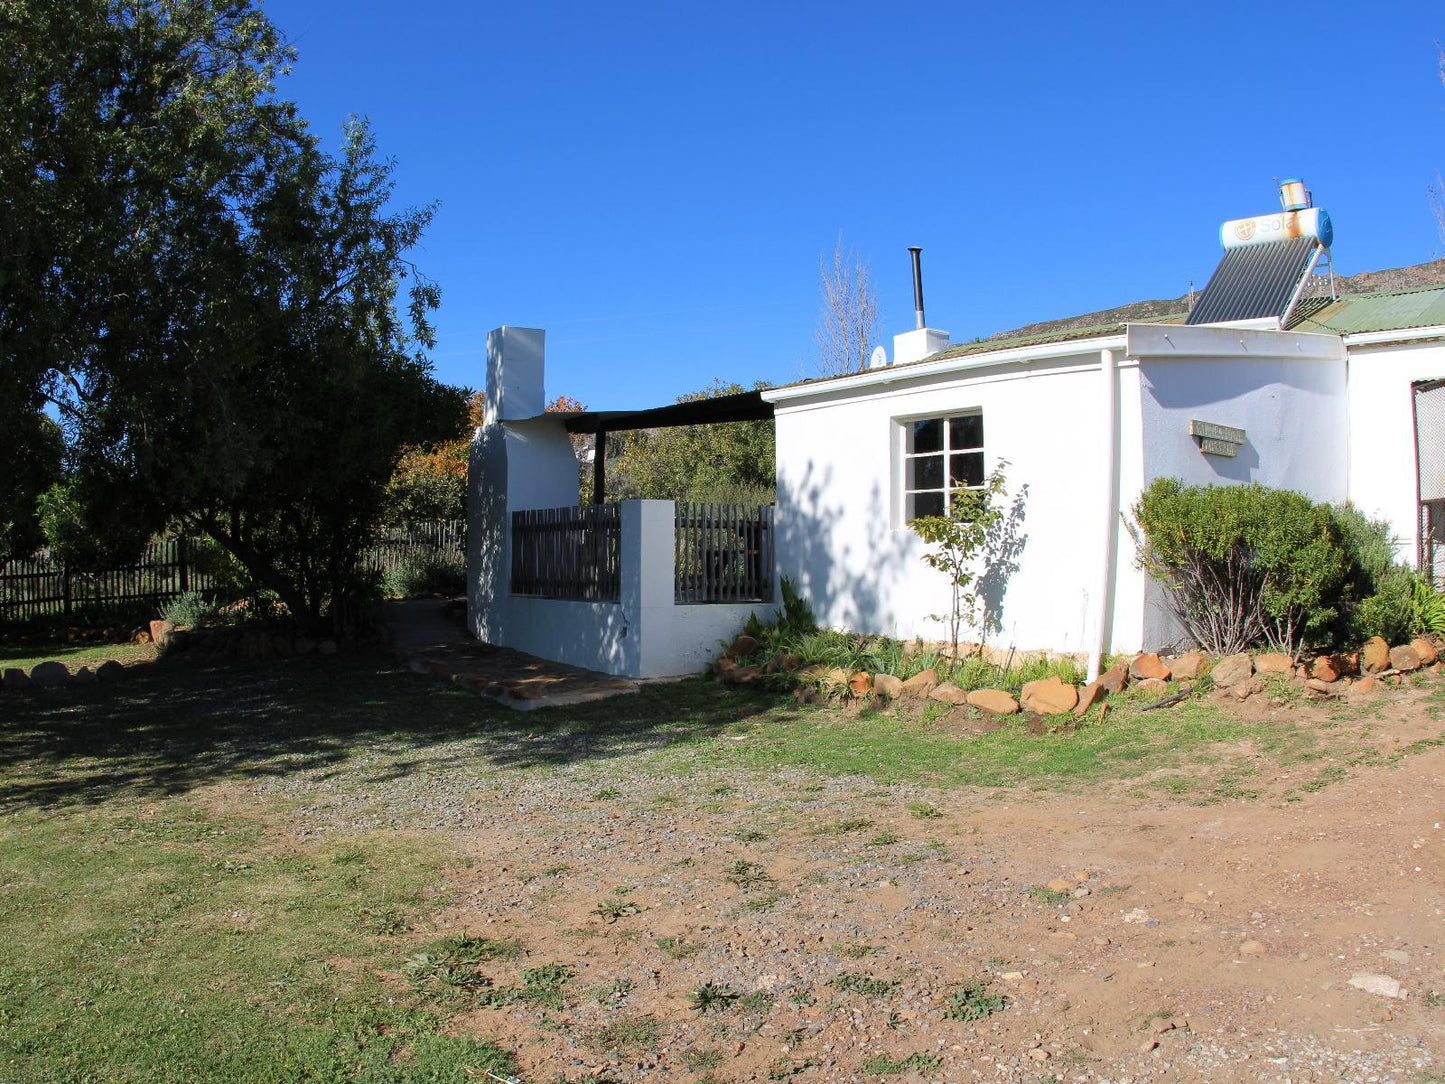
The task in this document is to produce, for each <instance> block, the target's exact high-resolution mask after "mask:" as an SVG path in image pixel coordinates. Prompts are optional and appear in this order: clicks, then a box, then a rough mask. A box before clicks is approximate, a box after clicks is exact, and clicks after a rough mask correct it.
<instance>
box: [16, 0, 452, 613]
mask: <svg viewBox="0 0 1445 1084" xmlns="http://www.w3.org/2000/svg"><path fill="white" fill-rule="evenodd" d="M0 48H3V50H4V55H6V56H7V57H12V58H19V62H18V63H17V64H16V65H14V66H13V67H11V68H10V69H8V70H7V71H6V72H5V73H4V74H3V75H0V236H4V237H5V239H6V244H5V245H4V246H3V251H0V373H4V374H6V375H7V377H8V376H10V375H11V374H20V375H19V376H18V377H15V378H14V379H16V380H17V381H18V383H17V384H16V388H15V391H14V395H13V397H12V396H11V395H10V394H9V391H10V389H8V388H7V389H4V391H5V392H6V395H5V396H3V397H0V401H3V402H4V405H5V407H6V409H7V411H8V409H9V400H10V399H11V398H13V399H14V400H15V401H17V402H18V403H20V410H21V411H22V412H23V411H30V412H32V413H34V412H38V410H39V409H40V407H41V406H42V405H43V404H44V403H47V402H48V403H49V404H50V406H51V408H52V409H54V410H56V411H58V412H59V414H60V416H61V419H62V422H63V424H64V427H65V431H66V437H67V443H68V448H67V461H68V467H69V468H70V469H71V471H72V473H73V474H74V475H75V476H76V477H78V478H80V479H82V480H84V479H104V480H105V481H106V485H105V486H89V485H88V486H81V487H79V488H78V489H75V490H74V491H73V492H72V493H71V494H70V496H71V497H73V498H74V499H73V500H70V501H69V504H68V505H67V506H66V508H65V509H63V510H64V511H65V516H66V517H68V520H73V521H74V522H75V523H76V524H78V525H80V527H79V532H78V533H81V534H83V533H85V532H86V531H87V530H91V529H93V528H94V527H95V526H96V525H97V524H100V523H104V522H107V521H108V520H109V519H111V518H113V516H114V515H117V514H120V513H122V512H124V511H125V510H124V509H120V508H118V507H115V505H116V504H117V502H116V500H115V498H116V497H117V496H118V497H120V498H122V499H123V500H122V501H121V502H119V503H124V504H128V505H131V506H133V509H134V510H135V511H133V512H131V513H128V514H127V515H126V516H125V518H126V519H127V520H128V521H129V520H135V521H137V522H139V521H142V520H144V521H146V522H149V523H151V524H153V525H156V526H158V525H159V524H160V523H163V522H165V521H166V520H168V519H169V520H179V521H181V522H183V523H184V524H186V525H187V527H188V528H189V529H191V530H193V531H195V530H199V531H203V532H206V533H209V534H210V535H211V536H212V537H213V538H215V539H216V540H217V541H218V542H219V543H220V544H221V545H222V546H224V547H225V548H226V549H227V550H228V551H229V552H230V553H232V554H233V555H234V556H235V557H236V558H237V559H238V560H240V561H241V562H242V563H243V564H245V566H246V567H247V569H248V571H249V572H250V574H251V576H252V578H253V579H254V580H256V581H257V582H258V583H260V584H263V585H264V586H266V587H268V588H270V589H271V590H273V591H275V592H276V593H277V594H278V595H279V596H280V597H281V598H282V599H283V600H284V601H285V603H286V604H287V606H288V607H289V608H290V610H291V612H292V613H293V615H295V616H296V617H297V618H298V619H299V620H301V621H302V622H303V623H306V624H311V625H316V624H318V623H320V622H321V621H322V619H323V616H329V617H330V618H331V623H332V624H333V625H338V624H339V625H340V626H342V627H340V628H338V630H337V631H340V632H345V631H346V625H347V624H348V623H349V621H350V620H351V617H352V616H354V613H355V610H356V605H355V604H356V602H357V600H358V599H359V597H360V596H361V595H363V594H364V593H365V592H366V591H367V590H368V587H369V585H368V584H367V583H366V581H365V577H364V576H362V575H361V574H360V573H359V572H358V567H357V566H358V563H359V559H360V554H361V551H362V549H363V548H364V547H365V545H366V540H367V535H368V533H369V531H370V529H371V528H372V527H373V526H374V525H375V524H376V522H377V520H378V518H379V516H380V515H381V513H382V508H383V502H384V489H385V484H386V481H387V479H388V478H389V477H390V476H391V473H392V469H393V467H394V466H395V465H396V462H397V460H398V458H399V456H400V453H401V449H402V447H403V445H407V444H424V443H427V442H429V441H432V440H436V439H442V438H449V437H452V436H454V435H455V433H456V432H457V430H458V428H459V427H460V419H461V415H462V405H461V396H460V395H459V394H458V393H456V392H455V391H453V390H452V389H446V388H443V387H441V386H440V385H438V384H437V382H436V381H435V380H434V379H433V378H432V375H431V371H430V366H429V364H428V362H427V360H426V358H425V356H424V354H423V351H424V350H426V349H427V348H429V347H430V345H431V344H432V341H433V334H432V328H431V325H430V315H431V312H432V311H433V310H434V309H435V308H436V306H437V304H438V300H439V290H438V288H437V286H436V284H435V283H433V282H431V281H430V280H428V279H426V278H425V277H424V276H422V275H421V274H420V273H419V272H418V270H417V268H416V267H415V266H414V265H413V264H412V262H411V261H410V259H409V257H408V252H409V250H410V249H411V248H412V247H413V246H414V245H415V244H416V243H417V241H418V239H419V238H420V236H421V234H422V231H423V230H424V229H425V228H426V226H427V224H428V223H429V221H430V219H431V215H432V213H433V208H431V207H423V208H419V209H406V210H400V211H398V210H395V209H393V208H392V207H391V206H390V200H391V196H392V189H393V183H392V169H393V167H392V165H391V164H390V163H389V162H387V161H386V160H384V159H381V158H379V157H378V154H377V149H376V146H375V142H374V140H373V138H372V135H371V132H370V130H369V129H368V128H367V126H366V125H365V123H363V122H360V121H356V122H352V123H350V124H348V125H347V127H346V129H345V131H344V133H343V139H342V146H341V149H340V151H339V152H338V153H337V154H335V155H332V154H328V153H326V152H324V151H323V150H322V149H321V147H320V146H319V144H318V142H317V140H316V139H315V138H314V136H313V135H312V134H311V132H310V131H309V130H308V128H307V126H306V124H305V122H304V120H302V118H301V117H300V115H299V113H298V111H297V109H296V108H295V106H294V105H293V104H292V103H290V102H287V101H285V100H284V99H282V98H279V97H277V96H276V94H275V81H276V78H277V77H278V76H279V75H280V74H282V73H283V72H284V70H285V69H286V67H287V66H288V65H289V64H290V63H291V61H292V59H293V57H292V54H291V52H290V50H289V49H288V48H287V47H286V46H285V45H283V44H282V42H281V39H280V35H279V34H278V33H277V31H276V29H275V28H274V27H273V26H272V25H271V24H270V22H269V21H268V20H267V19H266V18H265V16H264V14H263V13H262V11H261V9H260V7H259V5H258V3H257V2H256V0H33V2H27V3H24V4H7V5H4V6H3V7H0ZM8 417H9V415H8V413H7V414H6V417H5V418H3V419H0V432H8V431H9V430H10V426H9V424H8ZM31 446H36V447H38V443H37V441H30V442H29V444H27V447H31ZM0 450H5V451H7V452H8V450H9V449H8V448H4V447H3V445H0ZM6 458H7V459H8V458H9V456H8V455H7V457H6ZM5 484H10V485H12V489H14V490H15V492H16V493H19V492H20V491H19V490H18V488H16V487H14V486H13V484H11V483H5ZM99 494H106V495H107V496H106V499H107V500H108V501H109V502H110V506H109V507H107V508H105V509H102V508H100V507H98V506H97V505H95V504H94V503H93V502H92V500H91V499H90V498H91V496H94V495H99ZM21 495H22V496H23V493H22V494H21ZM14 496H15V494H14V493H9V494H7V492H6V491H5V490H3V489H0V509H3V508H6V507H7V506H8V505H11V504H14V503H15V499H14ZM31 497H32V498H33V494H31ZM0 520H3V521H5V522H14V523H20V522H22V521H23V517H21V516H18V515H15V514H12V513H10V512H9V511H5V512H4V513H3V515H0ZM57 522H60V519H57Z"/></svg>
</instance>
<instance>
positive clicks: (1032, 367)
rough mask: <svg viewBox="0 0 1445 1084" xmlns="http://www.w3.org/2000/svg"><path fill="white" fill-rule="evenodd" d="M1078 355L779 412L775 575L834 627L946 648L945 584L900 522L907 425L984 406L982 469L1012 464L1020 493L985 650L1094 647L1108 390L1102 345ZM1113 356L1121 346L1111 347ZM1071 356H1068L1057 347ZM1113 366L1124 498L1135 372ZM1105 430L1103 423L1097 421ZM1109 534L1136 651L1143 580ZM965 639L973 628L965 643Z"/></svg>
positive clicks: (828, 396)
mask: <svg viewBox="0 0 1445 1084" xmlns="http://www.w3.org/2000/svg"><path fill="white" fill-rule="evenodd" d="M1071 345H1073V349H1074V350H1075V351H1076V352H1075V353H1072V354H1068V355H1065V356H1056V357H1052V358H1038V359H1033V360H1028V361H1022V362H1021V361H1004V362H999V363H993V364H989V365H987V367H982V368H975V369H969V370H965V371H953V372H935V373H931V374H930V373H925V374H924V375H917V376H915V375H910V374H906V373H894V374H888V375H889V377H890V379H891V381H892V382H891V383H888V384H883V385H869V386H862V387H859V386H854V387H849V386H847V385H846V384H845V385H844V386H843V387H842V388H837V387H835V386H831V385H828V384H820V385H818V386H817V388H816V391H812V392H809V393H807V395H806V397H805V398H787V399H779V400H777V401H776V408H777V420H776V426H777V447H778V568H779V573H780V575H783V576H787V577H790V578H792V579H793V580H794V581H795V582H796V583H797V586H798V588H799V590H800V591H801V592H802V593H803V595H804V596H805V597H806V598H807V599H808V600H809V602H810V603H811V604H812V606H813V609H814V613H815V615H816V616H817V618H818V620H819V621H820V622H822V623H824V624H826V625H829V626H831V627H834V628H841V629H849V630H853V631H858V632H868V633H877V634H885V635H889V636H896V637H900V638H904V639H910V638H913V637H915V636H921V637H923V638H925V639H929V640H939V639H945V638H946V636H947V622H946V620H938V619H936V618H937V617H938V616H944V615H946V614H947V613H948V610H949V605H950V601H949V597H950V588H949V584H948V581H947V579H946V578H945V577H944V575H943V574H942V573H939V572H935V571H934V570H932V569H930V568H928V566H926V565H925V564H924V563H923V559H922V558H923V554H924V552H925V547H924V546H923V544H922V543H921V542H920V541H919V539H918V537H917V535H915V534H914V532H913V530H912V529H911V528H909V527H908V526H907V524H906V523H905V522H903V510H902V498H901V485H900V483H899V478H900V476H901V467H900V466H899V456H900V454H901V453H900V448H901V445H900V444H899V442H900V441H901V428H900V424H899V423H900V420H902V419H908V418H918V417H938V416H946V415H950V414H957V413H961V412H964V411H969V410H974V409H979V410H982V412H983V419H984V422H983V424H984V450H985V457H986V461H987V464H986V465H987V467H988V468H989V469H992V467H993V466H994V465H995V464H996V463H997V462H998V461H999V460H1000V459H1006V460H1008V461H1009V464H1010V465H1009V467H1008V470H1007V475H1008V481H1009V485H1010V488H1011V490H1017V489H1018V488H1019V487H1020V486H1021V485H1022V484H1027V486H1028V491H1027V494H1026V495H1025V497H1024V501H1023V516H1022V520H1021V522H1020V524H1019V531H1020V533H1021V535H1022V536H1023V537H1024V543H1023V547H1022V550H1021V552H1020V553H1019V554H1018V555H1017V558H1016V561H1017V568H1016V569H1015V570H1014V571H1012V573H1010V574H1008V575H1004V576H996V577H992V578H991V579H990V582H989V586H988V589H987V591H986V592H985V593H986V594H987V596H988V597H989V599H990V606H991V609H992V610H993V612H994V615H995V618H996V620H997V622H998V624H999V625H1000V626H1001V627H1000V628H999V629H998V630H997V631H995V632H992V633H990V635H989V642H990V643H993V644H1001V645H1004V646H1007V645H1010V644H1013V645H1015V646H1017V647H1018V648H1020V649H1022V650H1034V649H1043V650H1057V651H1087V650H1088V648H1089V646H1090V644H1091V642H1092V640H1093V639H1094V638H1095V637H1096V636H1097V622H1098V599H1097V597H1096V596H1097V593H1098V586H1097V582H1096V581H1097V579H1098V569H1099V567H1100V564H1101V563H1102V553H1101V551H1102V547H1103V527H1102V524H1103V519H1104V510H1103V501H1104V500H1105V497H1104V493H1105V486H1104V465H1105V459H1104V450H1103V439H1102V433H1101V431H1100V430H1099V429H1098V428H1097V426H1096V424H1095V420H1096V419H1099V418H1100V416H1101V403H1102V393H1103V387H1104V386H1103V384H1102V383H1101V376H1100V368H1099V350H1098V346H1099V344H1097V343H1096V344H1090V345H1089V346H1087V347H1084V348H1080V347H1079V346H1077V345H1074V344H1071ZM1112 345H1114V346H1116V347H1121V346H1122V341H1118V342H1114V343H1113V344H1112ZM1065 349H1067V348H1065ZM1120 355H1121V361H1120V363H1119V367H1118V370H1117V375H1116V379H1117V381H1118V393H1119V416H1120V429H1119V438H1118V441H1117V447H1116V451H1117V453H1118V466H1117V470H1118V477H1119V493H1120V498H1121V500H1130V499H1132V495H1133V494H1135V493H1137V492H1138V488H1139V477H1140V474H1139V470H1140V467H1139V445H1138V433H1139V421H1138V417H1139V415H1138V390H1137V374H1136V372H1135V370H1134V367H1133V366H1132V365H1131V364H1130V363H1129V362H1128V361H1127V360H1123V359H1122V350H1120ZM1099 424H1101V423H1099ZM1122 530H1123V528H1122V524H1118V525H1117V526H1116V528H1115V531H1116V547H1115V554H1116V560H1115V585H1116V586H1115V605H1114V607H1113V614H1112V620H1111V626H1112V632H1111V640H1112V643H1113V644H1114V645H1115V646H1116V647H1117V648H1118V649H1119V650H1127V649H1130V648H1135V647H1137V646H1138V637H1139V635H1140V632H1141V630H1140V623H1139V619H1138V611H1137V608H1135V609H1131V607H1137V605H1138V604H1139V596H1140V595H1142V590H1143V588H1142V583H1140V582H1138V577H1137V574H1136V573H1135V572H1134V570H1133V568H1132V563H1133V550H1132V546H1130V545H1129V544H1128V541H1127V538H1126V537H1125V536H1123V534H1122ZM964 636H965V638H974V637H976V632H973V631H968V632H965V633H964Z"/></svg>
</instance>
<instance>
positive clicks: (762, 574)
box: [675, 503, 773, 604]
mask: <svg viewBox="0 0 1445 1084" xmlns="http://www.w3.org/2000/svg"><path fill="white" fill-rule="evenodd" d="M675 535H676V546H677V550H676V562H677V563H676V569H677V571H676V581H677V583H676V600H677V602H679V603H683V604H693V603H706V602H769V601H771V600H772V597H773V506H772V505H767V504H765V505H739V504H684V503H679V504H678V505H677V516H676V532H675Z"/></svg>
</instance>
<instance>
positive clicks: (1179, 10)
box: [266, 0, 1445, 409]
mask: <svg viewBox="0 0 1445 1084" xmlns="http://www.w3.org/2000/svg"><path fill="white" fill-rule="evenodd" d="M1291 10H1292V11H1298V12H1300V13H1301V15H1300V17H1299V18H1298V19H1294V20H1290V19H1287V18H1286V17H1285V14H1284V13H1285V12H1287V11H1291ZM266 11H267V13H268V14H269V15H270V17H271V18H272V20H273V21H275V22H276V23H277V25H278V26H279V27H280V28H281V29H282V31H283V32H284V33H285V34H286V35H287V36H288V37H289V38H290V39H291V40H292V42H293V43H294V44H295V45H296V47H297V49H298V50H299V52H300V60H299V62H298V64H297V66H296V69H295V71H294V73H293V75H292V76H291V77H290V78H288V79H287V80H286V81H285V82H284V83H283V85H282V88H281V89H282V93H284V94H286V95H287V96H289V97H292V98H294V99H296V100H297V101H299V102H300V104H301V107H302V109H303V111H304V112H305V114H306V116H307V117H308V118H309V119H310V121H311V123H312V125H313V126H314V128H315V129H316V130H317V131H318V132H319V133H321V134H322V135H323V136H324V137H325V138H327V139H328V140H329V141H330V142H332V143H333V144H335V142H336V141H337V139H338V136H339V132H340V126H341V124H342V123H343V121H344V120H345V119H346V118H347V117H348V116H349V115H351V114H360V115H364V116H367V117H369V118H370V119H371V121H372V123H373V125H374V127H375V130H376V135H377V139H378V142H379V144H380V147H381V149H382V151H383V152H384V153H385V154H387V155H390V156H393V157H394V158H395V159H396V161H397V167H398V169H397V177H398V182H399V184H398V194H397V198H398V201H399V202H402V203H408V204H420V203H427V202H430V201H433V200H436V201H439V203H440V207H439V210H438V212H437V216H436V219H435V221H434V222H433V225H432V227H431V229H430V231H429V232H428V234H427V237H426V239H425V241H424V243H423V245H422V247H421V248H420V250H419V251H418V252H417V253H416V254H415V256H416V259H417V262H418V263H419V264H420V265H421V266H422V268H423V269H424V270H425V271H426V272H427V273H428V274H429V275H430V276H431V277H432V278H435V279H436V280H438V281H439V282H440V283H441V286H442V289H443V301H442V310H441V313H440V315H439V319H438V331H439V334H440V341H439V343H438V346H437V350H436V352H435V355H434V357H435V362H436V368H437V373H438V375H439V376H440V377H441V378H443V379H445V380H448V381H450V382H453V383H460V384H470V385H473V386H478V385H480V384H481V383H482V382H483V380H484V378H485V371H484V355H483V351H484V343H485V334H486V331H487V329H489V328H491V327H495V326H497V325H498V324H502V323H510V324H520V325H524V326H532V327H544V328H546V329H547V333H548V381H547V383H548V390H549V393H556V392H565V393H567V394H570V395H573V396H576V397H577V398H579V399H581V400H582V401H583V402H585V403H586V404H587V405H589V406H591V407H593V408H594V409H616V408H623V407H642V406H651V405H656V404H660V403H665V402H670V401H672V400H673V399H674V398H675V397H676V396H677V395H679V394H681V393H683V392H686V391H690V390H694V389H696V388H700V387H702V386H704V385H706V384H707V383H709V382H710V381H711V380H712V379H713V378H714V377H722V378H724V379H727V380H735V381H739V382H745V383H746V382H751V381H753V380H768V381H773V382H785V381H788V380H792V379H796V378H798V377H799V376H802V375H807V373H808V371H809V364H810V360H811V355H812V340H813V326H814V323H815V320H816V317H817V308H818V285H817V283H818V259H819V255H820V254H821V253H824V252H831V250H832V247H833V244H834V242H835V241H836V239H837V238H838V236H839V235H840V233H841V235H842V236H843V238H844V241H845V243H846V244H847V245H848V246H849V247H851V248H853V249H854V250H856V251H857V253H858V254H859V255H860V256H861V257H862V258H864V259H865V260H867V261H868V262H869V263H870V264H871V266H872V269H873V273H874V276H875V278H876V279H877V282H878V286H879V299H880V303H881V307H882V310H883V321H882V325H881V328H880V331H881V332H882V337H883V338H884V340H885V341H887V342H889V343H890V346H891V336H892V335H893V334H894V333H895V332H899V331H905V330H908V329H909V328H910V327H911V326H912V318H913V317H912V308H913V305H912V298H911V279H910V272H909V263H908V253H907V251H906V249H907V246H908V245H921V246H923V261H924V283H925V287H926V292H927V305H928V316H929V324H930V325H931V326H934V327H940V328H943V329H945V330H947V331H949V332H951V333H952V335H953V337H954V340H955V341H958V340H961V339H970V338H973V337H974V336H978V335H987V334H990V333H992V332H994V331H999V330H1003V329H1006V328H1009V327H1013V326H1017V325H1019V324H1022V323H1027V322H1029V321H1033V320H1042V319H1049V318H1053V317H1059V316H1067V315H1071V314H1074V313H1078V312H1087V311H1090V310H1093V309H1099V308H1105V307H1108V306H1112V305H1116V304H1122V303H1124V302H1128V301H1134V300H1139V299H1142V298H1152V297H1176V296H1178V295H1180V294H1182V293H1184V292H1185V291H1186V290H1187V289H1188V287H1189V282H1190V280H1191V279H1192V280H1194V282H1195V283H1196V285H1198V286H1200V287H1202V286H1203V284H1204V282H1205V281H1206V280H1207V279H1208V277H1209V273H1210V271H1211V270H1212V269H1213V267H1214V264H1215V262H1216V260H1217V257H1218V241H1217V234H1216V231H1217V228H1218V225H1219V223H1220V222H1221V221H1223V220H1224V219H1227V218H1235V217H1241V216H1244V215H1250V214H1258V213H1264V212H1268V211H1271V210H1275V209H1277V208H1278V204H1277V201H1276V198H1275V195H1274V191H1273V179H1274V178H1275V177H1278V176H1302V177H1304V178H1305V180H1306V182H1307V183H1308V184H1309V187H1310V188H1311V189H1312V190H1313V191H1314V193H1315V198H1316V201H1317V202H1318V203H1319V204H1320V205H1321V206H1324V207H1326V208H1327V209H1328V210H1329V211H1330V214H1331V217H1332V218H1333V220H1334V222H1335V236H1336V240H1335V246H1334V257H1335V264H1336V268H1337V269H1338V270H1339V271H1341V272H1343V273H1353V272H1356V271H1362V270H1371V269H1375V268H1380V267H1389V266H1397V265H1401V264H1410V263H1418V262H1421V261H1424V260H1428V259H1432V258H1434V257H1436V256H1437V255H1439V254H1440V253H1441V250H1442V245H1441V241H1440V238H1439V235H1438V232H1437V231H1436V229H1435V225H1434V220H1433V219H1432V217H1431V215H1430V212H1429V208H1428V206H1427V203H1426V197H1425V190H1426V187H1427V186H1428V185H1429V184H1430V183H1431V181H1432V180H1433V179H1434V178H1435V175H1436V171H1437V170H1445V86H1442V85H1441V83H1440V79H1439V75H1438V72H1437V56H1436V51H1435V41H1436V39H1439V38H1445V6H1442V5H1441V4H1439V3H1438V2H1434V3H1424V2H1420V3H1413V2H1411V3H1406V2H1400V3H1393V2H1383V3H1374V4H1359V3H1352V4H1315V5H1297V6H1292V7H1291V6H1285V7H1279V6H1276V5H1267V6H1260V5H1256V4H1248V5H1245V4H1238V5H1232V4H1200V5H1188V6H1186V5H1178V4H1160V3H1157V2H1155V3H1151V4H1138V5H1134V4H1119V5H1103V4H1100V5H1093V4H1077V3H1068V4H1037V3H1035V4H1028V3H1014V4H998V5H994V4H990V5H986V6H985V5H976V4H967V3H962V4H961V3H953V4H920V3H899V4H891V5H883V4H878V3H873V4H854V3H842V2H837V3H828V4H808V3H776V2H774V3H769V4H752V3H730V4H724V5H703V4H681V3H677V4H631V3H622V4H595V3H592V4H588V3H577V4H559V3H549V2H545V0H539V2H531V3H526V4H508V5H502V4H497V3H465V2H461V0H415V2H413V3H410V4H407V5H400V4H397V3H395V2H394V0H391V2H385V3H383V2H380V0H345V2H341V0H269V2H268V3H267V4H266Z"/></svg>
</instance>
